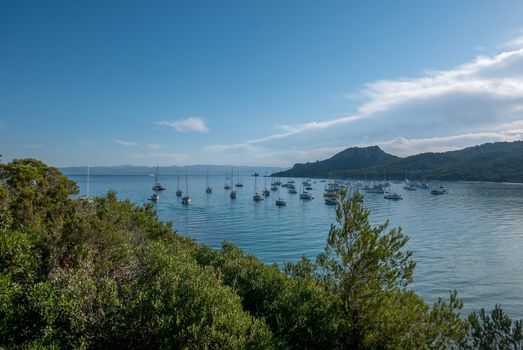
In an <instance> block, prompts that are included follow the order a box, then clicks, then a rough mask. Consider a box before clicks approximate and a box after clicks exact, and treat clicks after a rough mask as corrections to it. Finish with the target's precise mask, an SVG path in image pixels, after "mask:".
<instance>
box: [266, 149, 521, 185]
mask: <svg viewBox="0 0 523 350" xmlns="http://www.w3.org/2000/svg"><path fill="white" fill-rule="evenodd" d="M272 176H281V177H285V176H288V177H311V178H312V177H315V178H329V177H333V178H338V177H339V178H369V179H374V178H376V179H377V178H388V179H404V178H409V179H428V180H453V181H493V182H523V141H514V142H496V143H486V144H483V145H480V146H474V147H468V148H465V149H462V150H458V151H449V152H443V153H432V152H429V153H421V154H417V155H414V156H409V157H405V158H400V157H397V156H394V155H391V154H388V153H386V152H384V151H383V150H382V149H381V148H379V147H378V146H371V147H364V148H359V147H351V148H347V149H346V150H344V151H342V152H340V153H338V154H336V155H334V156H332V157H331V158H329V159H326V160H322V161H316V162H314V163H305V164H303V163H298V164H295V165H294V167H292V169H290V170H286V171H280V172H276V173H274V174H272Z"/></svg>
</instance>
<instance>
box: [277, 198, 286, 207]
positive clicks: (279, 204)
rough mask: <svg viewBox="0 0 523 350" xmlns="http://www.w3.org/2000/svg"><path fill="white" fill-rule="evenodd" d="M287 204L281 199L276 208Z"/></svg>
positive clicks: (278, 200)
mask: <svg viewBox="0 0 523 350" xmlns="http://www.w3.org/2000/svg"><path fill="white" fill-rule="evenodd" d="M286 204H287V202H285V201H284V200H283V199H281V198H278V199H276V206H277V207H283V206H284V205H286Z"/></svg>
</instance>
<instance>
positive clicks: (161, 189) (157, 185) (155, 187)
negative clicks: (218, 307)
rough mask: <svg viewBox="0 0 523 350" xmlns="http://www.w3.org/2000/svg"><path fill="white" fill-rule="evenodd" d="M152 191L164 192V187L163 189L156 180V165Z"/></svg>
mask: <svg viewBox="0 0 523 350" xmlns="http://www.w3.org/2000/svg"><path fill="white" fill-rule="evenodd" d="M153 191H165V187H163V186H162V184H161V183H160V181H159V180H158V164H156V175H155V176H154V186H153Z"/></svg>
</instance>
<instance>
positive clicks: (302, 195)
mask: <svg viewBox="0 0 523 350" xmlns="http://www.w3.org/2000/svg"><path fill="white" fill-rule="evenodd" d="M300 199H303V200H310V199H312V196H311V194H310V193H309V192H307V191H306V190H305V186H303V190H302V192H301V193H300Z"/></svg>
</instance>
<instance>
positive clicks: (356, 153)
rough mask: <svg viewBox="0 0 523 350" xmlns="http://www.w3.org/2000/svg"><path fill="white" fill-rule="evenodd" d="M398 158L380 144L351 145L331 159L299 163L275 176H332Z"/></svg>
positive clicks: (387, 162) (386, 162)
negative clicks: (385, 150) (366, 145)
mask: <svg viewBox="0 0 523 350" xmlns="http://www.w3.org/2000/svg"><path fill="white" fill-rule="evenodd" d="M398 159H400V158H399V157H396V156H393V155H391V154H388V153H385V152H383V150H381V148H379V147H378V146H371V147H365V148H360V147H351V148H347V149H346V150H344V151H341V152H340V153H337V154H335V155H334V156H332V157H331V158H329V159H326V160H322V161H316V162H314V163H305V164H303V163H298V164H295V165H294V167H293V168H292V169H290V170H286V171H281V172H278V173H275V174H273V176H295V177H330V176H335V174H337V173H340V172H346V171H354V170H360V169H366V168H370V167H374V166H378V165H382V164H389V163H391V162H394V161H396V160H398Z"/></svg>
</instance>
